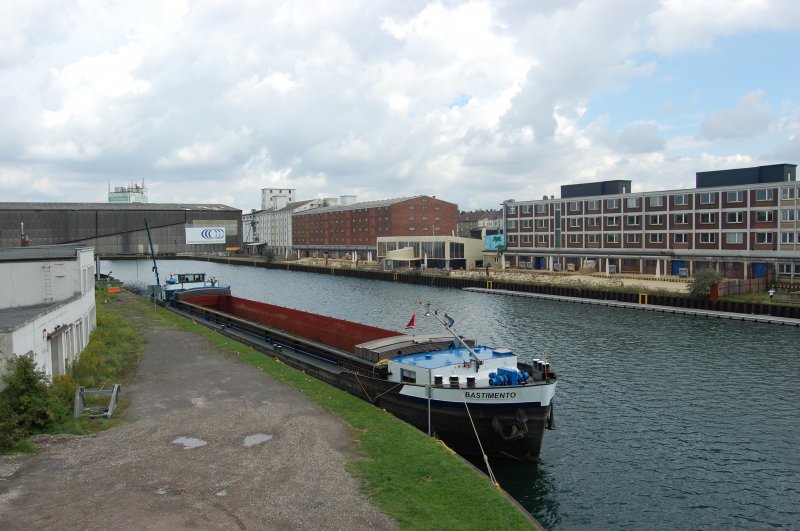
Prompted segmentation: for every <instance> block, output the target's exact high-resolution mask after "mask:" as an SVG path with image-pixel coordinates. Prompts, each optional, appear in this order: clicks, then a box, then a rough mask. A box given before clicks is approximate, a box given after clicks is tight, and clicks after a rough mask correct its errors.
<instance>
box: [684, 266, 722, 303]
mask: <svg viewBox="0 0 800 531" xmlns="http://www.w3.org/2000/svg"><path fill="white" fill-rule="evenodd" d="M720 282H722V275H721V274H719V273H717V272H716V271H714V270H713V269H711V268H709V267H704V268H702V269H698V270H697V271H695V272H694V275H693V276H692V280H690V281H689V286H688V287H689V294H690V295H691V296H692V297H695V298H697V299H705V298H708V296H709V294H710V293H711V285H712V284H719V283H720Z"/></svg>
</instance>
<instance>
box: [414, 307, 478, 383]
mask: <svg viewBox="0 0 800 531" xmlns="http://www.w3.org/2000/svg"><path fill="white" fill-rule="evenodd" d="M420 304H422V301H420ZM431 315H432V316H433V317H435V318H436V320H437V321H439V322H440V323H441V325H442V326H443V327H445V329H446V330H447V331H448V332H450V334H452V336H453V337H454V338H456V340H457V341H458V342H459V343H461V344H462V345H463V346H464V347H465V348H466V349H467V350H468V351H469V354H470V356H472V357H473V358H474V359H475V371H476V372H477V370H478V367H480V366H481V365H483V360H482V359H481V358H480V356H478V355H477V354H476V353H475V351H474V350H472V347H470V346H469V345H467V343H466V342H465V341H464V339H462V337H461V336H460V335H458V333H457V332H456V331H455V330H453V323H455V322H456V321H455V319H453V318H452V317H450V316H449V315H447V313H445V314H444V319H442V318H441V317H439V310H434V311H433V313H431V303H429V302H428V303H426V304H425V316H426V317H431Z"/></svg>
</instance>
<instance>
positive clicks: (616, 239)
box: [606, 233, 619, 243]
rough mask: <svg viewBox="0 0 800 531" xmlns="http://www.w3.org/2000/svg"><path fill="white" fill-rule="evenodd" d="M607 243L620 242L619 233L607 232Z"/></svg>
mask: <svg viewBox="0 0 800 531" xmlns="http://www.w3.org/2000/svg"><path fill="white" fill-rule="evenodd" d="M606 243H619V234H616V233H614V234H606Z"/></svg>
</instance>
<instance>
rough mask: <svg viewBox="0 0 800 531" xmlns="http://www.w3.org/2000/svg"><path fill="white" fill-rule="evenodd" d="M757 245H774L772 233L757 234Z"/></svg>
mask: <svg viewBox="0 0 800 531" xmlns="http://www.w3.org/2000/svg"><path fill="white" fill-rule="evenodd" d="M756 243H772V233H771V232H756Z"/></svg>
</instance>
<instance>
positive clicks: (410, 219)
mask: <svg viewBox="0 0 800 531" xmlns="http://www.w3.org/2000/svg"><path fill="white" fill-rule="evenodd" d="M415 219H417V218H415V217H414V216H408V221H414V220H415Z"/></svg>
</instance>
